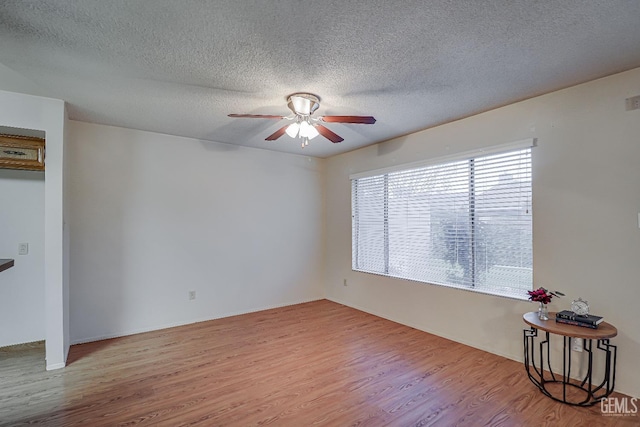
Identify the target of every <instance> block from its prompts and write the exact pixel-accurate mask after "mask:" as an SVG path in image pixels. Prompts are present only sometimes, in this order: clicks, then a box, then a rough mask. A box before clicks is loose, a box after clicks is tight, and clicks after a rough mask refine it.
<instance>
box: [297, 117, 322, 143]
mask: <svg viewBox="0 0 640 427" xmlns="http://www.w3.org/2000/svg"><path fill="white" fill-rule="evenodd" d="M318 135H319V133H318V131H317V130H316V128H315V127H313V126H312V125H311V123H309V122H308V121H306V120H305V121H303V122H301V123H300V136H301V137H302V138H307V139H313V138H315V137H316V136H318Z"/></svg>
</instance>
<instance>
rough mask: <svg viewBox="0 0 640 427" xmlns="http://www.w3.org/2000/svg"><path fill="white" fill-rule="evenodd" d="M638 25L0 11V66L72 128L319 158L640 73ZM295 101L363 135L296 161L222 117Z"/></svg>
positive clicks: (297, 8) (305, 10)
mask: <svg viewBox="0 0 640 427" xmlns="http://www.w3.org/2000/svg"><path fill="white" fill-rule="evenodd" d="M639 22H640V1H637V0H626V1H619V0H607V1H589V0H548V1H545V0H540V1H534V0H493V1H491V0H487V1H480V0H478V1H471V0H469V1H463V0H460V1H455V0H449V1H444V0H435V1H429V2H426V1H394V0H387V1H380V0H378V1H375V0H350V1H338V0H336V1H331V0H323V1H305V0H281V1H276V0H273V1H262V0H254V1H246V0H231V1H206V0H181V1H175V0H137V1H131V0H109V1H104V0H82V1H76V0H49V1H31V0H3V1H2V2H0V65H2V66H4V67H3V68H5V67H6V68H5V69H9V70H12V71H13V72H14V74H15V75H17V76H20V79H23V78H24V79H26V80H27V81H28V82H29V84H31V83H32V84H33V85H32V87H31V86H30V90H29V91H28V92H31V93H33V94H37V95H43V96H49V97H54V98H59V99H63V100H65V101H67V102H68V104H69V106H68V111H69V116H70V118H71V119H74V120H81V121H87V122H93V123H101V124H108V125H115V126H122V127H127V128H134V129H142V130H148V131H154V132H161V133H166V134H172V135H180V136H186V137H191V138H198V139H203V140H210V141H218V142H224V143H230V144H240V145H246V146H252V147H260V148H267V149H273V150H277V151H284V152H291V153H297V154H304V155H309V156H318V157H328V156H331V155H334V154H338V153H341V152H345V151H350V150H353V149H355V148H359V147H362V146H365V145H369V144H374V143H376V142H380V141H384V140H387V139H390V138H393V137H396V136H400V135H404V134H407V133H411V132H415V131H417V130H420V129H424V128H428V127H431V126H434V125H437V124H441V123H445V122H449V121H452V120H455V119H458V118H461V117H465V116H469V115H471V114H474V113H478V112H481V111H486V110H489V109H492V108H495V107H498V106H501V105H505V104H509V103H512V102H515V101H519V100H522V99H526V98H529V97H532V96H536V95H540V94H543V93H547V92H550V91H553V90H557V89H559V88H563V87H567V86H571V85H574V84H578V83H581V82H584V81H588V80H592V79H594V78H598V77H602V76H606V75H610V74H613V73H616V72H620V71H624V70H628V69H631V68H636V67H640V25H639V24H638V23H639ZM20 86H21V87H20V88H21V89H22V88H23V87H24V83H23V82H21V84H20ZM0 89H5V90H12V89H14V90H16V89H15V88H12V87H11V83H10V82H9V83H7V82H2V81H0ZM639 89H640V88H639ZM22 91H24V89H22ZM298 91H308V92H312V93H315V94H317V95H319V96H320V98H321V104H320V109H319V110H318V111H317V113H316V114H318V115H329V114H336V115H373V116H375V117H376V119H377V123H376V124H374V125H345V124H336V123H331V124H328V125H327V127H329V128H330V129H331V130H333V131H334V132H336V133H338V134H340V135H341V136H342V137H344V139H345V140H344V142H342V143H340V144H332V143H331V142H329V141H328V140H326V139H324V138H322V137H318V138H316V139H314V140H313V141H311V145H310V146H308V147H306V148H305V149H304V150H302V149H301V148H300V144H299V143H298V142H297V141H294V140H292V139H291V138H289V137H288V136H286V135H285V136H283V137H282V138H280V139H279V140H277V141H274V142H273V141H272V142H269V141H264V138H265V137H267V136H268V135H270V134H271V133H272V132H274V131H275V130H276V129H278V128H279V127H281V126H282V125H283V123H281V122H279V121H276V120H264V119H237V118H229V117H227V114H229V113H251V114H283V115H286V114H288V113H289V110H288V109H287V106H286V100H285V99H286V96H287V95H289V94H290V93H293V92H298Z"/></svg>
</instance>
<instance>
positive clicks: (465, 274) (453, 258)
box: [351, 140, 533, 297]
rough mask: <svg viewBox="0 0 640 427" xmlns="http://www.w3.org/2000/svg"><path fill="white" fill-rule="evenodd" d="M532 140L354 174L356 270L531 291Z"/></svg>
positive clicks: (501, 291) (496, 290)
mask: <svg viewBox="0 0 640 427" xmlns="http://www.w3.org/2000/svg"><path fill="white" fill-rule="evenodd" d="M532 145H533V140H527V141H521V142H518V143H514V144H509V146H508V147H509V150H508V151H504V150H505V146H501V147H496V148H494V149H492V150H489V151H488V153H487V151H484V152H483V155H471V157H469V156H464V158H462V159H456V160H451V159H450V160H448V161H443V162H441V163H437V164H430V165H426V166H420V165H418V166H415V165H412V166H411V167H406V168H405V169H402V170H397V169H394V170H387V171H382V172H380V171H379V172H374V174H359V175H356V176H352V177H351V179H352V181H351V185H352V218H353V219H352V221H353V223H352V233H353V236H352V237H353V239H352V245H353V247H352V251H353V253H352V264H353V269H354V270H357V271H362V272H367V273H375V274H382V275H386V276H391V277H398V278H403V279H410V280H417V281H421V282H427V283H432V284H439V285H445V286H453V287H459V288H465V289H471V290H475V291H479V292H485V293H491V294H497V295H503V296H515V297H517V296H520V297H522V296H523V295H526V293H525V292H524V291H525V290H530V289H532V282H533V280H532V266H533V265H532V258H533V257H532V224H531V216H532V215H531V146H532ZM523 146H524V147H523ZM514 147H515V148H514Z"/></svg>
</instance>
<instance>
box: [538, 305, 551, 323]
mask: <svg viewBox="0 0 640 427" xmlns="http://www.w3.org/2000/svg"><path fill="white" fill-rule="evenodd" d="M539 304H540V306H539V307H538V319H540V320H549V309H548V308H547V304H545V303H543V302H541V303H539Z"/></svg>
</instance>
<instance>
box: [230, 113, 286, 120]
mask: <svg viewBox="0 0 640 427" xmlns="http://www.w3.org/2000/svg"><path fill="white" fill-rule="evenodd" d="M229 117H238V118H247V119H284V116H272V115H269V114H229Z"/></svg>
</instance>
